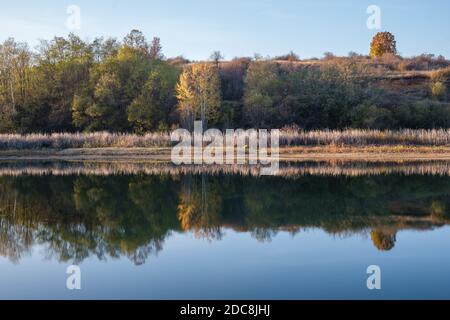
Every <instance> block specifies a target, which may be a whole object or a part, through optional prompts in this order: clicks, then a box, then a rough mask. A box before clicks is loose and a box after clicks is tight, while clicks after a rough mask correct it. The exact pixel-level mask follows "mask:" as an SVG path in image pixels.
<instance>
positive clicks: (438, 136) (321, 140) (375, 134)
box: [280, 129, 450, 146]
mask: <svg viewBox="0 0 450 320" xmlns="http://www.w3.org/2000/svg"><path fill="white" fill-rule="evenodd" d="M280 145H282V146H302V145H303V146H318V145H336V146H371V145H405V146H448V145H450V129H433V130H423V129H419V130H413V129H403V130H365V129H348V130H314V131H302V130H295V129H283V130H281V132H280Z"/></svg>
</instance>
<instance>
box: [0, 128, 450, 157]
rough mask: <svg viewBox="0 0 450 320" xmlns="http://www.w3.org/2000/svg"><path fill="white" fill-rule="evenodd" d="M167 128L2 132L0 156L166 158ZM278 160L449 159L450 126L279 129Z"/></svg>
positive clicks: (168, 140) (167, 148)
mask: <svg viewBox="0 0 450 320" xmlns="http://www.w3.org/2000/svg"><path fill="white" fill-rule="evenodd" d="M170 151H171V142H170V135H169V133H148V134H145V135H135V134H114V133H107V132H96V133H73V134H72V133H60V134H59V133H58V134H51V135H46V134H29V135H17V134H3V135H0V160H15V159H19V160H20V159H28V160H93V159H109V160H114V159H133V160H156V161H169V160H170ZM280 159H281V160H282V161H310V160H311V161H315V160H335V159H345V160H370V161H387V160H396V161H400V160H405V161H416V160H434V159H436V160H437V159H440V160H450V130H400V131H389V130H387V131H380V130H356V129H352V130H343V131H301V130H296V129H294V128H291V129H283V130H281V133H280Z"/></svg>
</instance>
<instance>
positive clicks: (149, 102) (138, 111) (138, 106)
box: [127, 63, 178, 133]
mask: <svg viewBox="0 0 450 320" xmlns="http://www.w3.org/2000/svg"><path fill="white" fill-rule="evenodd" d="M177 75H178V70H177V69H176V68H174V67H172V66H170V65H167V64H165V63H163V64H161V65H159V66H158V67H156V68H155V69H154V70H152V71H151V72H150V75H149V77H148V80H147V82H146V83H145V85H144V88H143V90H142V92H141V94H140V95H139V96H138V97H137V98H136V99H134V100H133V102H132V103H131V105H130V106H129V107H128V111H127V112H128V121H129V122H130V123H131V124H132V126H133V129H134V131H136V132H140V133H143V132H145V131H151V130H157V129H161V128H167V127H168V124H169V121H170V119H169V115H170V114H171V113H172V111H173V109H174V106H175V104H176V98H175V94H174V93H175V92H174V88H175V85H176V81H177Z"/></svg>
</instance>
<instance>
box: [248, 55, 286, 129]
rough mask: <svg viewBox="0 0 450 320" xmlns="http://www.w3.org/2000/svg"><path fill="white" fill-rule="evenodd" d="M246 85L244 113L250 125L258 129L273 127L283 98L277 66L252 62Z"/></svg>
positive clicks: (263, 62) (262, 62)
mask: <svg viewBox="0 0 450 320" xmlns="http://www.w3.org/2000/svg"><path fill="white" fill-rule="evenodd" d="M245 85H246V88H245V93H244V113H245V116H246V118H247V121H248V123H249V124H250V125H251V126H257V127H267V126H271V125H273V124H274V120H275V118H274V117H276V115H277V106H278V104H279V102H280V101H281V98H282V96H281V89H282V82H281V79H280V75H279V70H278V66H277V64H275V63H271V62H266V61H256V62H252V63H251V64H250V66H249V68H248V70H247V75H246V77H245Z"/></svg>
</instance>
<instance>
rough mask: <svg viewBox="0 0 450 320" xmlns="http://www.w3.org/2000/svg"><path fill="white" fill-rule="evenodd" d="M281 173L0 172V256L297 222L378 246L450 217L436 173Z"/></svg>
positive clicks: (112, 248)
mask: <svg viewBox="0 0 450 320" xmlns="http://www.w3.org/2000/svg"><path fill="white" fill-rule="evenodd" d="M40 165H42V164H40ZM52 165H54V164H52ZM16 166H17V165H16ZM23 168H25V167H23ZM292 168H293V167H291V168H290V169H289V170H291V171H292V170H293V169H292ZM303 169H304V167H303ZM303 169H302V170H303ZM8 170H11V169H10V168H9V169H8ZM289 177H290V178H288V176H277V177H255V176H252V175H250V174H249V175H244V174H226V173H224V172H222V171H217V172H216V173H215V174H211V173H209V174H208V173H205V172H203V173H197V172H184V173H178V174H173V173H171V172H169V171H160V172H159V174H157V173H156V174H144V173H136V174H127V175H125V174H122V175H81V174H78V175H76V174H73V173H72V174H69V173H66V174H63V175H54V174H41V175H30V174H26V175H14V174H12V175H6V174H4V175H3V176H0V255H2V256H5V257H8V258H9V260H11V261H13V262H16V263H19V262H20V261H21V258H23V257H24V256H26V255H29V254H30V252H31V249H32V247H33V246H34V245H36V244H39V245H42V246H44V247H45V248H46V251H45V256H46V257H47V258H49V259H56V260H58V261H73V262H76V263H78V262H81V261H83V260H84V259H86V258H88V257H91V256H96V257H97V258H98V259H101V260H105V259H117V258H120V257H128V258H129V259H130V260H131V261H133V262H134V263H135V264H143V263H145V262H146V261H147V260H148V259H149V257H150V256H152V255H153V254H156V253H157V252H158V251H160V250H163V247H164V240H165V239H167V238H168V237H170V236H171V234H172V233H173V232H192V233H193V234H194V235H195V236H196V237H198V238H202V239H207V240H208V241H219V240H220V239H222V238H223V237H224V236H226V232H225V231H224V230H226V229H233V230H235V231H237V232H249V233H251V234H252V236H253V237H254V238H255V240H256V241H270V240H271V239H272V237H274V236H275V235H276V234H277V232H280V231H289V232H290V233H292V234H293V235H295V234H296V233H298V232H301V231H302V230H303V229H307V228H320V229H322V230H325V231H326V232H327V233H329V234H332V235H336V236H347V235H353V234H355V233H361V234H365V235H367V236H368V238H370V239H371V240H372V242H373V245H374V246H375V247H376V248H378V249H379V250H383V251H388V250H391V249H392V248H394V246H395V243H396V233H397V232H398V231H399V230H402V229H414V230H430V229H433V228H437V227H441V226H444V225H447V224H449V223H450V213H449V212H450V210H449V208H450V177H448V176H446V175H431V174H427V175H418V174H413V173H410V174H399V173H397V174H389V175H386V174H380V175H359V174H358V175H310V174H301V175H296V176H295V177H296V178H292V176H289Z"/></svg>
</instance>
